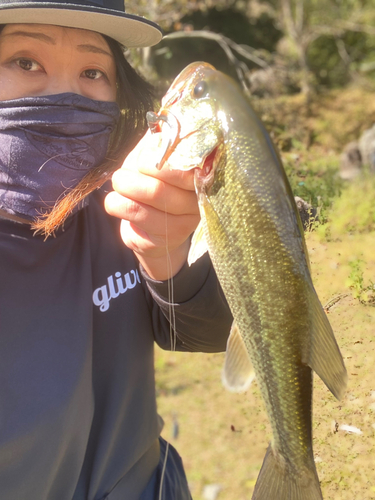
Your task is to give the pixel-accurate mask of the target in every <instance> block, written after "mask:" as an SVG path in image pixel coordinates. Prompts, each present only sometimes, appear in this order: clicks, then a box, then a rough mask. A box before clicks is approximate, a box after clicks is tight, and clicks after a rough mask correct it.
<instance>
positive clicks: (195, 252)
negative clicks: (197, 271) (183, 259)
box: [188, 220, 208, 266]
mask: <svg viewBox="0 0 375 500" xmlns="http://www.w3.org/2000/svg"><path fill="white" fill-rule="evenodd" d="M207 250H208V247H207V243H206V238H205V237H204V232H203V222H202V220H201V221H200V222H199V224H198V227H197V229H196V230H195V232H194V234H193V238H192V240H191V244H190V250H189V255H188V264H189V266H191V265H192V264H194V262H195V261H196V260H198V259H199V258H200V257H202V255H203V254H205V253H206V252H207Z"/></svg>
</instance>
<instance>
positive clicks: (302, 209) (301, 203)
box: [294, 196, 318, 230]
mask: <svg viewBox="0 0 375 500" xmlns="http://www.w3.org/2000/svg"><path fill="white" fill-rule="evenodd" d="M294 200H295V202H296V205H297V208H298V212H299V215H300V217H301V221H302V225H303V229H304V230H306V229H310V228H311V222H314V221H315V220H318V212H317V210H316V208H314V207H312V206H311V205H310V203H307V201H305V200H303V199H302V198H300V197H299V196H295V197H294Z"/></svg>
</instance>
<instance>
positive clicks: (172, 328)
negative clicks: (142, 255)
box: [164, 200, 177, 351]
mask: <svg viewBox="0 0 375 500" xmlns="http://www.w3.org/2000/svg"><path fill="white" fill-rule="evenodd" d="M164 214H165V245H166V250H167V272H168V316H169V338H170V342H171V351H175V350H176V337H177V333H176V315H175V310H174V288H173V276H172V261H171V256H170V254H169V244H168V214H167V201H166V200H165V201H164Z"/></svg>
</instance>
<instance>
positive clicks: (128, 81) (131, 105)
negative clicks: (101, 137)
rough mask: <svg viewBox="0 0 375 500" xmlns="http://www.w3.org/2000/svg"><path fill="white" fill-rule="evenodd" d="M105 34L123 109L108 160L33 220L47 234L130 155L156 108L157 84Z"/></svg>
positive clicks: (37, 228)
mask: <svg viewBox="0 0 375 500" xmlns="http://www.w3.org/2000/svg"><path fill="white" fill-rule="evenodd" d="M102 36H103V37H104V39H105V40H106V41H107V43H108V45H109V47H110V49H111V51H112V53H113V55H114V58H115V63H116V69H117V98H116V101H117V103H118V104H119V106H120V109H121V117H120V120H119V122H118V124H117V127H116V129H115V130H114V131H113V132H112V135H111V141H110V146H109V150H108V153H107V159H106V161H105V162H103V163H102V164H101V165H99V166H98V167H96V168H94V169H93V170H91V171H90V172H88V173H87V174H86V175H85V177H84V178H83V179H82V180H81V181H80V182H79V184H78V185H77V186H76V187H75V188H73V189H71V190H69V191H68V192H66V193H64V196H63V198H62V199H61V200H59V201H58V202H57V203H56V205H55V206H54V207H53V208H52V209H51V211H49V212H48V213H46V214H42V215H41V216H40V217H38V218H37V219H36V221H35V222H34V223H33V225H32V228H33V229H35V230H36V232H38V233H42V234H44V235H45V236H46V237H47V236H50V235H51V234H53V233H54V231H55V230H56V229H57V228H58V227H59V226H60V225H61V224H62V223H63V222H64V221H65V219H66V218H67V217H68V216H69V214H70V213H71V211H72V210H73V208H74V207H75V206H76V205H77V204H78V203H79V202H80V201H82V200H83V199H84V198H85V197H86V196H87V195H88V194H89V193H91V192H92V191H94V190H95V189H97V188H99V187H100V186H102V185H103V184H104V182H106V181H107V180H108V179H110V178H111V175H112V173H113V172H114V171H115V170H116V169H117V168H119V167H120V165H121V164H122V162H123V161H124V159H125V157H126V156H127V154H128V153H129V152H130V151H131V150H132V149H133V148H134V146H135V145H136V143H137V142H138V141H139V139H140V138H141V137H142V135H143V133H144V131H145V129H146V127H147V124H146V112H147V111H150V110H152V109H153V107H154V95H153V87H152V86H151V85H150V84H149V83H147V82H146V81H145V80H143V78H142V77H141V76H140V75H139V74H138V73H137V72H136V71H135V70H134V69H133V68H132V67H131V65H130V64H129V63H128V62H127V60H126V59H125V57H124V47H122V46H121V45H120V44H119V43H118V42H116V41H115V40H113V39H112V38H109V37H107V36H105V35H102Z"/></svg>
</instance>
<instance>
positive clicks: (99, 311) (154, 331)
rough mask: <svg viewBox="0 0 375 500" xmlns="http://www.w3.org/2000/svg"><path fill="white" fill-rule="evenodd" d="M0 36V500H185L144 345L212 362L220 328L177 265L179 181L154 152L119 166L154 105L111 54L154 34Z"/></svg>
mask: <svg viewBox="0 0 375 500" xmlns="http://www.w3.org/2000/svg"><path fill="white" fill-rule="evenodd" d="M0 25H1V32H0V283H1V286H0V332H1V337H0V339H1V350H0V357H1V358H0V360H1V362H0V377H1V380H0V400H1V404H0V463H1V467H0V492H1V494H0V496H1V498H4V499H7V500H23V499H25V500H26V499H27V500H103V499H107V500H118V499H119V500H120V499H121V500H139V499H142V500H151V499H158V500H160V499H164V500H185V499H189V498H190V494H189V490H188V486H187V481H186V477H185V474H184V471H183V468H182V464H181V460H180V458H179V456H178V454H177V452H176V451H175V450H174V449H173V448H172V447H171V446H169V445H168V444H167V443H166V442H165V441H164V440H162V439H161V438H160V432H161V429H162V421H161V419H160V417H159V416H158V415H157V412H156V399H155V386H154V367H153V345H154V341H156V342H157V343H158V344H159V345H160V346H161V347H163V348H165V349H173V348H176V349H178V350H189V351H205V352H215V351H220V350H224V349H225V343H226V338H227V335H228V332H229V325H230V322H231V316H230V313H229V311H228V308H227V305H226V302H225V300H224V299H223V297H222V293H221V290H220V287H219V286H218V283H217V279H216V277H215V273H214V272H213V269H212V266H211V263H210V261H209V258H208V257H207V255H206V256H204V257H202V258H201V259H200V260H199V261H198V262H197V263H196V264H195V265H193V266H192V267H191V268H189V267H188V266H187V265H186V257H187V253H188V249H189V239H190V235H191V233H192V232H193V231H194V229H195V227H196V225H197V223H198V219H199V216H198V209H197V204H196V197H195V193H194V187H193V179H192V174H191V173H189V172H185V173H182V172H171V171H168V170H167V169H165V170H164V169H162V170H161V171H160V172H159V171H157V170H156V169H155V167H154V166H153V165H152V154H151V155H149V152H150V148H151V151H152V147H151V146H152V145H148V146H150V147H148V146H147V145H146V146H144V147H142V146H141V145H140V146H139V147H138V148H137V149H136V150H135V152H134V153H133V154H132V155H129V156H128V158H127V160H126V162H125V164H124V165H122V163H123V160H124V158H125V157H126V155H127V154H128V152H129V151H130V150H131V149H132V148H133V147H134V145H135V143H136V142H137V141H138V140H139V138H140V133H141V132H142V131H143V130H144V115H145V111H147V110H148V109H150V107H151V103H152V95H151V92H150V87H149V86H148V85H147V84H146V83H145V82H143V81H142V80H141V78H140V77H139V76H138V75H137V74H136V73H135V72H134V70H132V68H131V67H130V66H129V65H128V63H127V62H126V60H125V59H124V57H123V54H122V50H121V45H120V44H122V45H126V46H129V47H130V46H147V45H152V44H155V43H157V42H158V41H159V40H160V38H161V33H160V29H159V28H158V26H157V25H155V24H153V23H151V22H150V21H147V20H145V19H143V18H141V17H137V16H130V15H126V14H125V13H124V11H123V2H122V0H119V1H118V2H117V0H103V2H102V3H101V4H100V5H97V4H96V3H95V2H88V1H86V0H74V3H73V2H70V3H62V2H60V1H57V0H56V1H55V2H51V1H49V2H48V3H43V2H41V1H30V0H28V1H20V0H18V1H17V2H14V3H13V2H11V1H9V0H1V1H0ZM141 144H142V143H141ZM120 167H121V168H120ZM115 170H117V171H116V172H115V173H114V175H113V188H114V190H113V191H112V192H110V193H109V194H107V193H108V188H107V187H106V186H103V187H102V188H100V189H95V188H98V187H99V186H101V185H102V184H103V183H104V181H105V180H106V179H108V178H109V177H110V174H111V172H114V171H115ZM106 189H107V190H106ZM90 192H91V194H89V193H90ZM106 194H107V196H106ZM104 207H105V208H104ZM33 228H37V229H38V231H39V232H38V234H35V229H33ZM41 232H42V233H43V232H44V235H43V234H40V233H41ZM51 233H54V236H55V237H48V238H45V235H46V234H47V235H48V234H51ZM170 277H173V296H171V293H170V288H169V281H167V278H170ZM171 301H173V303H174V307H173V314H172V313H171V312H170V303H171ZM171 317H173V321H170V319H171Z"/></svg>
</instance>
